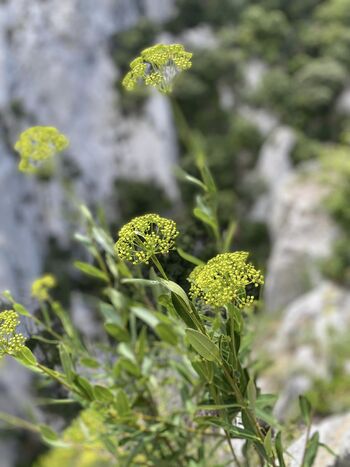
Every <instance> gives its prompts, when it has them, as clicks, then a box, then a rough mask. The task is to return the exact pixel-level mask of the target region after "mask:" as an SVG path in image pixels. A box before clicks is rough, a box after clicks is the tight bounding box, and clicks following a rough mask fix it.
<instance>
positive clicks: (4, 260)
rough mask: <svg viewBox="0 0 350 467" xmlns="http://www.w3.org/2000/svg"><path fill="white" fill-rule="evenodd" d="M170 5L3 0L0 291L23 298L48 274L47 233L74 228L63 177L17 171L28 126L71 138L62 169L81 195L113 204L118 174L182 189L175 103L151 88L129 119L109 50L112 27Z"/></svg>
mask: <svg viewBox="0 0 350 467" xmlns="http://www.w3.org/2000/svg"><path fill="white" fill-rule="evenodd" d="M173 7H174V2H173V0H166V1H165V0H162V1H153V0H152V1H151V2H150V1H148V0H143V1H138V0H130V1H123V0H117V1H115V0H104V1H103V2H101V4H99V5H98V8H97V5H96V2H95V1H93V0H84V1H82V0H72V1H71V0H69V1H64V0H47V1H45V2H42V1H40V0H33V1H31V2H27V1H26V0H13V1H10V2H6V1H5V2H1V4H0V134H1V140H2V144H1V145H0V174H1V178H2V184H1V187H2V193H4V195H3V196H1V198H0V216H1V219H3V221H2V222H1V223H0V259H1V262H0V291H1V290H3V289H7V288H10V289H11V290H12V291H13V293H14V294H15V295H16V296H17V297H19V298H21V299H24V298H25V297H26V295H27V292H26V290H25V289H26V288H28V284H29V283H30V282H31V281H32V280H33V278H34V277H36V276H37V275H38V274H40V272H41V268H42V261H43V258H44V256H45V247H46V238H47V237H48V236H49V235H50V236H53V237H55V238H56V239H58V241H59V242H64V241H66V240H67V235H68V236H69V235H70V233H69V231H68V230H67V225H66V224H65V219H64V216H63V206H64V197H65V194H64V192H63V190H62V186H61V183H60V182H59V181H58V180H57V179H55V178H54V179H52V180H50V181H48V182H46V183H40V182H39V181H38V180H36V179H35V178H31V179H30V180H29V179H28V177H26V176H24V175H23V174H18V173H17V169H16V156H15V155H14V153H13V151H12V149H11V146H12V145H13V143H14V142H15V141H16V139H17V136H18V133H19V132H20V131H21V130H23V129H24V128H26V127H28V126H32V125H36V124H39V125H53V126H56V127H57V128H59V129H60V130H61V131H62V132H63V133H65V134H66V135H67V136H68V137H69V139H70V143H71V144H70V148H69V150H68V151H67V154H66V156H65V158H64V162H63V165H64V166H63V167H62V166H61V174H62V173H63V175H65V174H66V175H70V179H72V177H71V172H72V173H74V180H73V183H72V184H71V187H70V191H71V193H73V194H74V196H75V198H76V199H78V200H83V201H85V202H87V203H88V204H90V205H93V204H96V203H97V204H102V205H104V206H108V205H109V204H115V201H114V202H113V200H115V192H114V182H115V179H116V178H117V177H119V176H120V175H121V174H122V175H125V174H128V175H129V176H130V175H131V176H132V177H133V178H136V179H140V178H141V179H142V178H143V179H150V180H152V182H153V183H157V184H159V185H161V186H163V187H164V188H165V190H166V192H168V193H169V195H170V196H172V197H176V195H177V189H176V184H175V181H174V177H173V174H172V166H173V164H174V162H175V160H176V156H177V150H176V144H175V142H174V140H175V137H174V130H173V125H172V117H171V109H170V107H169V105H168V103H167V102H166V101H165V99H164V98H162V97H161V96H152V97H151V98H150V100H149V102H148V103H147V104H146V106H145V108H144V110H142V109H140V113H139V115H138V116H137V117H133V118H130V119H126V118H125V117H122V116H121V115H120V112H119V106H118V95H117V93H116V88H115V82H116V80H117V79H119V75H118V70H117V69H116V68H115V66H114V64H113V62H112V58H111V57H110V54H109V49H108V45H109V38H110V37H111V35H113V34H115V33H116V32H118V31H121V30H123V29H126V28H128V27H130V26H132V25H133V24H135V23H136V22H137V21H138V19H139V18H140V17H141V16H146V17H147V16H148V17H149V18H151V19H152V20H153V21H157V22H160V21H164V20H165V19H167V18H168V17H169V15H171V13H172V11H173ZM5 143H6V144H5ZM114 213H115V209H114Z"/></svg>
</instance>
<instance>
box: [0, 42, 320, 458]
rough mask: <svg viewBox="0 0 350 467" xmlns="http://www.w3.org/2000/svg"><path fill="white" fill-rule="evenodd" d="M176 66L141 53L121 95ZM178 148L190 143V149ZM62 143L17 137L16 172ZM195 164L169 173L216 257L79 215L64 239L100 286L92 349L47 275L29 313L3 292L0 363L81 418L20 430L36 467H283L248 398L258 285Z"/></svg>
mask: <svg viewBox="0 0 350 467" xmlns="http://www.w3.org/2000/svg"><path fill="white" fill-rule="evenodd" d="M190 59H191V54H190V53H188V52H185V50H184V48H183V47H182V46H180V45H177V44H176V45H171V46H164V45H157V46H153V47H151V48H149V49H146V50H144V51H143V52H142V53H141V56H140V57H138V58H137V59H136V60H135V61H134V62H132V64H131V71H130V72H129V73H128V75H127V76H126V77H125V78H124V81H123V83H124V86H125V87H126V88H127V89H133V88H134V86H135V85H136V82H137V81H138V80H139V79H143V80H144V81H145V84H146V85H152V86H155V87H156V88H158V89H159V90H160V91H162V92H168V91H169V90H170V89H171V83H172V78H173V74H174V73H173V72H172V71H171V70H175V71H176V72H178V71H179V70H185V69H187V68H189V67H190ZM169 67H170V68H169ZM169 70H170V71H169ZM192 143H193V144H192V145H193V147H197V146H196V144H197V143H198V141H193V142H192ZM67 144H68V140H67V139H66V138H65V137H64V136H63V135H61V134H60V133H59V132H58V130H56V129H53V128H47V127H46V128H43V127H40V128H39V127H35V128H33V129H29V130H27V131H26V132H24V133H23V134H22V135H21V137H20V140H19V142H18V143H17V144H16V149H17V150H18V151H19V152H20V155H21V162H20V168H21V169H23V170H27V169H29V168H30V169H32V164H33V163H35V162H36V161H41V160H44V159H47V158H51V157H52V156H53V155H54V153H56V152H58V151H61V150H63V149H64V148H65V147H66V145H67ZM195 162H196V166H197V168H198V172H199V174H200V175H199V177H200V178H195V177H193V176H191V175H189V174H186V173H185V172H183V173H181V174H180V175H181V176H182V177H183V178H184V179H185V180H187V181H189V182H190V183H193V184H194V185H196V186H197V187H199V189H200V190H201V193H200V194H199V195H198V196H197V198H196V206H195V208H194V210H193V214H194V216H195V218H196V220H197V222H198V221H200V222H202V224H203V225H204V226H205V227H206V228H207V230H208V232H209V233H210V234H211V236H212V240H213V244H214V245H215V249H216V252H217V254H216V256H214V257H212V258H211V259H209V260H208V261H206V262H204V261H203V260H202V259H200V258H197V257H196V256H195V255H194V254H193V252H191V253H189V252H187V251H184V249H182V248H181V247H180V245H179V241H180V239H181V235H180V233H179V231H178V228H177V225H176V223H175V222H174V221H173V220H170V219H167V218H164V217H161V216H160V215H158V214H152V213H151V214H145V215H142V216H139V217H136V218H134V219H132V220H130V221H129V222H128V223H127V224H125V225H124V226H123V227H122V228H121V229H120V230H119V233H118V236H117V238H112V236H111V235H110V234H109V233H108V232H106V231H105V230H104V229H103V228H102V227H101V226H100V225H99V224H97V223H96V222H95V220H94V218H93V216H92V214H91V213H90V211H89V210H88V209H87V208H86V207H85V206H82V207H81V216H82V218H83V221H84V225H85V232H84V233H79V234H77V235H76V239H77V240H78V241H79V242H81V243H82V244H83V245H84V246H85V247H86V248H87V250H88V252H89V254H90V257H91V259H92V261H91V262H90V263H86V262H82V261H77V262H76V263H75V266H76V267H77V268H78V269H79V270H80V271H81V272H82V273H84V274H85V275H86V277H87V278H88V279H89V280H93V281H95V283H97V284H100V285H101V288H100V289H99V291H98V300H99V306H98V311H99V317H100V322H101V324H102V327H101V328H100V329H99V333H98V335H99V339H98V341H97V342H94V341H91V340H90V339H89V338H87V337H86V336H84V334H83V333H82V332H80V331H79V330H78V329H77V327H76V326H75V325H74V323H73V320H72V317H71V316H70V313H69V312H67V311H66V310H65V309H64V307H62V305H61V304H60V303H59V302H58V301H56V300H55V299H54V298H53V296H52V289H53V288H54V287H55V285H56V279H55V278H54V277H53V276H52V275H50V274H47V275H44V276H43V277H41V278H39V279H38V280H36V281H35V282H34V283H33V286H32V296H33V298H35V299H36V300H37V302H38V304H39V310H38V311H37V312H36V313H31V312H30V311H29V310H27V309H26V308H25V307H24V306H23V305H21V304H20V303H17V302H16V300H15V299H14V298H13V297H12V296H11V294H10V293H9V292H5V293H4V297H5V299H6V300H7V302H9V303H10V304H11V308H12V309H11V310H7V311H3V312H1V313H0V356H4V355H5V354H7V355H12V356H13V357H14V358H16V359H17V361H19V362H20V363H21V364H23V365H25V366H26V367H28V368H29V369H31V370H33V371H34V372H35V373H36V374H38V373H39V374H40V375H41V376H42V377H45V378H47V380H48V381H52V382H54V383H55V384H60V385H61V386H62V387H63V388H64V391H65V396H63V398H62V399H58V400H57V399H55V404H58V403H62V404H74V405H75V406H76V405H78V406H79V407H80V408H81V411H80V412H79V414H78V415H77V417H76V419H75V420H74V421H73V422H72V423H71V424H70V426H68V427H67V428H66V429H65V430H64V431H63V432H62V433H57V432H56V431H54V430H53V429H52V428H51V427H49V426H47V425H43V424H42V423H39V422H38V423H37V424H34V423H31V422H28V421H26V422H25V427H26V428H28V429H31V430H33V431H34V432H36V433H38V432H40V434H41V436H42V438H43V439H44V441H45V442H46V443H47V444H49V445H51V446H52V447H53V449H52V450H51V451H50V452H48V453H46V454H45V455H44V456H43V457H42V458H41V459H40V460H39V461H38V466H39V467H46V466H50V467H52V466H56V465H57V466H59V465H67V466H68V467H74V466H76V465H79V467H85V466H87V467H94V466H96V467H101V466H106V467H107V466H123V467H124V466H138V465H144V466H156V465H164V466H170V467H171V466H174V467H175V466H191V467H206V466H208V467H209V466H214V465H216V466H221V465H237V466H238V467H242V466H249V465H251V466H252V465H254V466H255V465H261V466H271V467H277V466H278V467H284V466H285V465H286V461H285V451H284V448H283V444H282V431H281V426H280V424H279V423H278V422H277V421H276V420H275V419H274V417H273V412H272V410H273V406H274V402H275V398H274V396H273V395H271V394H263V393H262V392H261V390H260V389H259V387H258V384H257V373H256V371H255V370H254V365H253V363H254V362H253V358H252V355H251V353H250V346H249V339H250V338H251V336H250V335H249V319H250V316H251V313H250V308H251V307H252V306H253V305H254V304H255V303H256V302H257V301H258V299H259V290H260V287H261V286H262V285H263V283H264V279H263V275H262V273H261V272H260V270H258V269H256V268H255V266H254V265H253V264H252V263H251V262H250V261H248V257H249V254H248V253H247V252H244V251H236V252H231V251H230V247H231V243H232V238H233V235H234V232H235V223H234V222H231V223H230V224H229V226H228V227H227V228H226V229H223V228H222V226H221V225H220V223H219V220H218V219H219V217H218V215H217V188H216V184H215V181H214V179H213V177H212V174H211V172H210V170H209V167H208V165H207V162H206V158H205V155H204V154H203V152H202V151H201V150H198V152H197V154H196V157H195ZM179 230H181V229H179ZM176 255H177V257H176V260H177V261H178V262H179V263H181V262H184V261H185V262H187V263H190V264H191V267H192V269H193V270H192V272H191V273H189V274H188V277H183V278H182V279H187V285H188V284H189V290H186V286H184V285H183V284H182V285H183V287H182V286H181V285H180V283H178V282H177V281H176V280H173V277H172V276H171V274H169V272H168V271H167V267H166V266H165V264H164V263H163V259H164V258H165V257H166V256H168V257H169V256H170V257H174V256H176ZM162 263H163V264H162ZM184 282H185V283H186V281H184ZM19 315H22V316H23V320H24V321H26V322H27V324H28V329H29V331H30V339H29V340H28V341H27V345H25V338H24V336H23V335H22V334H19V333H17V331H16V328H17V326H18V324H19ZM42 342H44V344H45V345H48V346H52V347H53V349H54V350H53V353H54V355H55V356H56V360H55V361H53V362H51V364H49V363H50V362H49V363H47V362H44V361H42V360H43V357H42V355H43V354H42V353H41V352H39V351H37V349H40V344H41V343H42ZM247 342H248V345H247ZM301 409H302V413H303V416H304V420H305V422H306V423H307V425H308V427H309V428H310V424H311V416H310V413H311V408H310V405H309V404H308V402H307V400H306V399H304V398H301ZM3 418H4V417H3ZM9 421H10V423H14V419H13V418H11V419H9ZM309 435H310V429H308V437H307V440H306V444H305V453H304V456H303V459H305V460H307V463H304V464H303V466H305V467H306V466H311V465H312V463H313V460H314V459H315V456H316V452H317V449H318V446H319V440H318V435H317V433H315V434H313V435H312V436H311V437H310V436H309ZM237 439H238V440H240V441H241V443H242V446H243V448H242V449H241V448H239V446H238V445H237V444H236V443H235V440H237ZM224 443H225V445H226V449H225V448H224V447H223V445H224ZM305 462H306V461H305Z"/></svg>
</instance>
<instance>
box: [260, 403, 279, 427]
mask: <svg viewBox="0 0 350 467" xmlns="http://www.w3.org/2000/svg"><path fill="white" fill-rule="evenodd" d="M255 415H256V416H257V417H258V418H260V419H261V420H263V421H264V422H266V423H267V424H268V425H270V426H272V427H274V428H277V429H279V428H281V425H280V424H279V423H278V421H277V420H276V419H275V417H274V416H273V415H272V413H271V412H268V411H267V410H266V409H265V410H264V409H260V408H259V407H257V406H256V405H255Z"/></svg>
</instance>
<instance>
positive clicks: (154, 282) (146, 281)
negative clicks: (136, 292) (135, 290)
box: [121, 278, 159, 287]
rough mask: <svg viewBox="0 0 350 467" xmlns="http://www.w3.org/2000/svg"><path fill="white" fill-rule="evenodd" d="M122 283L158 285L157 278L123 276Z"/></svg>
mask: <svg viewBox="0 0 350 467" xmlns="http://www.w3.org/2000/svg"><path fill="white" fill-rule="evenodd" d="M121 283H122V284H136V285H144V286H145V287H152V286H153V287H154V286H155V285H159V281H158V280H150V279H138V278H125V279H122V280H121Z"/></svg>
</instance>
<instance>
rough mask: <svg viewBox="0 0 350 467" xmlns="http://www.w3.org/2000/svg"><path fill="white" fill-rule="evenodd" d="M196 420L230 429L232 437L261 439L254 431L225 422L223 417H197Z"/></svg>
mask: <svg viewBox="0 0 350 467" xmlns="http://www.w3.org/2000/svg"><path fill="white" fill-rule="evenodd" d="M195 420H196V421H197V422H198V423H201V424H206V425H207V424H209V425H214V426H218V427H219V428H224V429H225V430H227V431H228V433H229V434H230V436H231V437H232V438H239V439H247V440H251V441H259V439H260V438H258V437H257V436H256V435H255V434H254V433H252V432H251V431H249V430H247V429H246V428H240V427H238V426H233V425H231V424H229V423H227V422H225V421H224V420H222V419H221V418H216V417H197V418H196V419H195Z"/></svg>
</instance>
